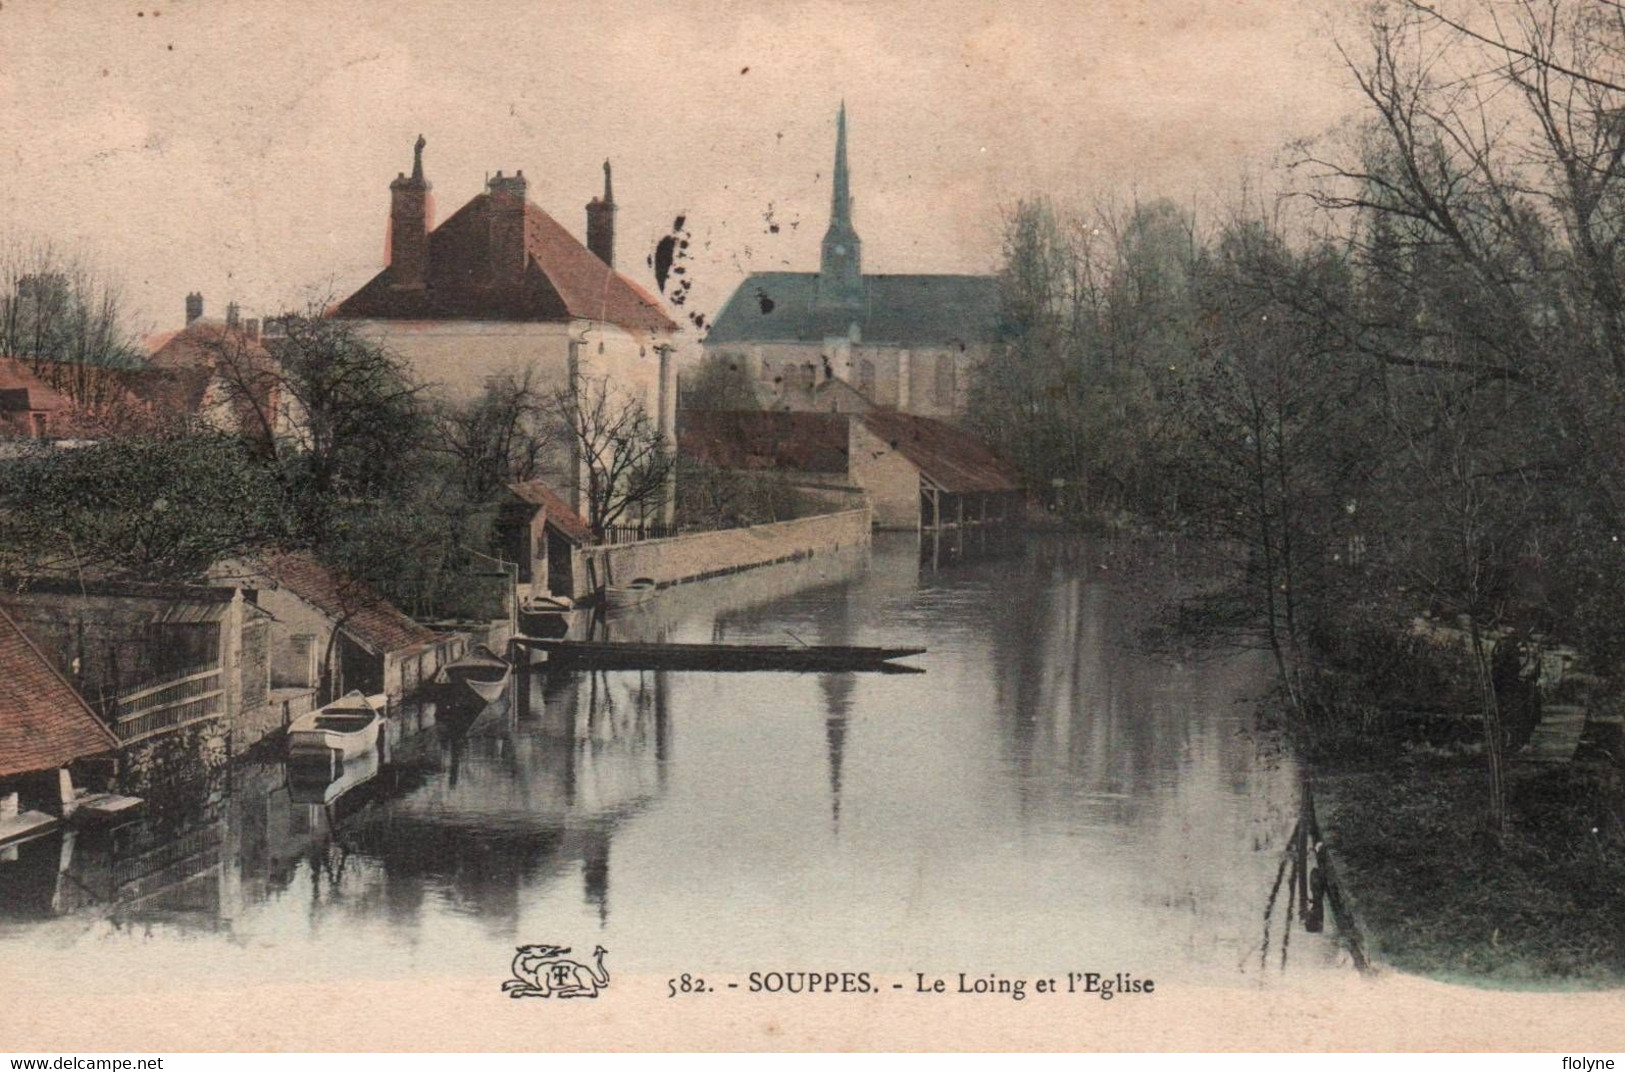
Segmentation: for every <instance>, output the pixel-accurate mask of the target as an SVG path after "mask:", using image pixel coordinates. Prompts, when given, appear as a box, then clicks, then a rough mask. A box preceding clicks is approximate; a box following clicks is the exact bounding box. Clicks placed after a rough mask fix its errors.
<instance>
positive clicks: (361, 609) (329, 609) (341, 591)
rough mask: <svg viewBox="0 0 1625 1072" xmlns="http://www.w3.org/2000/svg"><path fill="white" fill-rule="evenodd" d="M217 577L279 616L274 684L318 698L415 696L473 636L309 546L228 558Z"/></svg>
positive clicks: (272, 657) (272, 656) (272, 651)
mask: <svg viewBox="0 0 1625 1072" xmlns="http://www.w3.org/2000/svg"><path fill="white" fill-rule="evenodd" d="M213 575H214V577H215V579H216V582H217V583H219V584H223V585H231V586H235V587H239V588H242V589H243V590H244V591H245V594H246V596H247V598H248V600H249V601H250V602H251V603H252V604H253V606H254V607H255V608H256V609H257V610H259V611H262V612H265V613H266V614H267V615H268V616H269V617H270V618H271V619H272V620H273V621H274V623H275V628H274V629H273V630H272V631H271V634H270V638H269V644H268V648H269V651H268V656H267V661H268V664H269V674H270V684H271V686H272V687H273V688H274V689H299V690H309V691H310V692H311V693H313V694H314V696H315V699H316V701H317V702H321V701H324V700H326V699H329V698H332V697H337V696H341V695H343V694H344V693H347V692H349V691H351V690H353V689H360V690H361V691H362V692H365V693H367V694H369V695H371V694H374V693H387V694H388V695H389V696H390V697H391V698H392V699H399V698H401V697H403V696H408V695H411V694H412V693H414V692H416V691H417V690H418V689H419V688H420V687H421V686H422V685H423V684H425V683H426V682H428V681H430V680H431V679H432V678H433V677H434V675H435V673H436V671H438V670H439V669H440V667H441V666H442V665H443V664H444V663H447V662H450V661H451V660H452V659H455V658H457V657H458V656H459V655H461V654H462V653H463V648H464V646H465V644H466V642H467V638H466V637H463V636H461V635H460V634H451V635H447V634H441V633H437V632H435V631H434V630H433V629H430V628H429V627H428V626H425V625H421V624H419V623H418V622H416V621H413V620H412V619H411V618H409V617H407V615H405V614H404V613H402V612H401V611H400V610H399V609H398V608H397V607H395V605H394V604H392V603H390V602H389V601H388V600H386V599H384V597H383V596H382V595H380V594H379V593H378V591H377V590H376V589H374V588H373V587H372V586H370V585H368V584H366V583H364V582H362V581H358V580H355V579H353V578H348V577H345V576H343V575H342V574H339V573H337V572H336V571H334V570H331V569H329V568H328V567H326V566H324V565H322V564H321V563H320V562H318V561H317V560H316V559H315V557H314V556H312V555H310V554H308V553H305V552H285V553H277V554H270V555H265V556H261V557H258V558H255V559H253V560H245V561H240V562H223V563H221V564H220V565H219V566H217V567H216V568H215V570H214V571H213Z"/></svg>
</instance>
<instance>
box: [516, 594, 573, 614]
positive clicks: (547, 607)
mask: <svg viewBox="0 0 1625 1072" xmlns="http://www.w3.org/2000/svg"><path fill="white" fill-rule="evenodd" d="M575 606H576V604H575V600H573V599H571V598H570V597H569V596H531V597H530V598H529V599H527V600H524V601H522V602H521V603H520V604H519V613H521V614H562V613H564V612H565V611H571V610H575Z"/></svg>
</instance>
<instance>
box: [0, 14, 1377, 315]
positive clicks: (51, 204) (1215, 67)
mask: <svg viewBox="0 0 1625 1072" xmlns="http://www.w3.org/2000/svg"><path fill="white" fill-rule="evenodd" d="M1340 7H1342V5H1338V4H1336V3H1335V2H1333V0H1158V2H1155V3H1152V2H1145V3H1128V2H1112V0H1059V2H1053V3H1051V2H1046V0H1002V2H990V3H960V2H939V3H922V2H910V0H899V2H890V3H857V2H838V0H806V2H801V0H753V2H749V3H733V2H725V0H724V2H714V3H699V2H692V3H689V2H680V0H662V2H660V3H646V2H642V0H628V2H621V3H617V2H612V0H599V2H590V0H589V2H575V0H548V2H537V0H533V2H529V3H519V2H495V0H493V2H481V0H461V2H457V3H397V2H388V3H385V2H378V3H354V2H346V3H342V4H341V3H338V2H337V0H334V2H329V3H312V2H301V0H275V2H258V0H247V2H245V0H233V2H232V3H230V4H229V5H228V4H226V3H222V2H191V0H128V2H111V0H100V2H96V3H86V4H78V5H73V6H71V7H70V5H67V4H62V3H58V2H55V0H0V199H3V202H0V212H3V219H0V230H10V231H13V232H21V233H22V234H24V235H44V236H49V237H53V238H56V239H58V240H61V241H63V242H65V243H66V244H69V245H73V246H77V247H79V248H83V249H85V250H88V251H89V252H90V253H92V254H93V255H94V256H95V257H96V258H97V259H98V260H99V261H100V262H102V263H104V264H106V265H109V266H111V267H112V268H114V269H115V271H116V272H117V273H118V275H119V276H120V278H121V279H122V281H123V283H124V286H125V290H126V293H127V296H128V298H129V301H130V303H131V306H132V308H133V310H134V312H135V313H136V319H137V326H138V328H140V329H142V330H148V329H155V330H163V329H167V328H173V327H177V326H179V324H180V322H181V320H182V311H183V297H184V295H185V294H186V292H187V291H188V290H193V289H196V290H201V291H202V292H203V293H204V295H205V297H206V298H207V300H208V305H209V313H210V315H215V316H218V315H221V314H222V312H223V310H224V307H225V303H226V301H227V300H229V299H235V300H237V301H239V302H240V303H242V305H243V307H244V310H245V315H256V314H258V313H261V312H265V311H274V310H276V309H277V308H279V307H281V306H284V305H287V304H290V303H295V304H297V303H300V302H301V301H302V299H303V298H304V297H305V296H307V295H310V294H313V293H316V292H317V291H321V292H326V291H328V290H331V291H332V292H333V293H335V294H337V295H339V296H342V295H344V294H347V293H348V292H349V291H350V290H352V289H354V287H356V286H358V285H359V284H360V283H362V282H364V281H365V280H366V279H368V278H369V277H370V276H371V275H372V274H373V273H374V272H376V271H377V270H378V268H379V267H380V266H381V262H382V257H383V249H384V231H385V223H386V219H387V213H388V207H389V191H388V184H389V181H390V179H392V178H393V177H394V176H395V174H396V173H397V172H398V171H401V170H410V168H411V159H412V143H413V141H414V140H415V139H416V137H417V135H418V134H419V133H422V134H423V135H424V136H425V137H426V138H427V140H428V148H427V150H426V152H425V171H426V173H427V175H428V177H429V179H430V181H431V182H433V184H434V197H435V201H436V206H437V216H438V219H444V218H446V217H447V216H449V215H450V214H451V213H452V212H453V211H455V210H456V209H457V208H458V207H460V206H461V205H462V204H463V203H464V202H466V201H467V200H468V199H469V198H470V197H472V196H474V195H475V194H477V193H479V192H480V191H481V189H482V188H483V184H484V180H485V176H486V175H487V173H489V172H494V171H496V170H498V169H501V170H503V171H505V172H512V171H513V170H514V169H517V168H523V169H524V172H525V175H526V176H527V178H529V179H530V180H531V186H530V194H531V199H532V200H533V201H535V202H536V203H537V204H539V205H541V207H542V208H544V209H546V210H547V211H548V212H550V213H551V214H552V215H553V216H554V217H555V218H557V219H559V220H560V221H561V222H562V223H563V224H564V225H565V226H566V227H568V228H570V229H571V230H572V232H574V233H575V234H577V235H578V236H581V235H582V234H583V228H584V213H583V206H584V205H585V204H586V202H587V200H588V198H589V197H590V196H592V195H593V194H594V193H596V192H597V191H598V189H599V186H600V183H601V172H600V168H601V164H602V161H603V160H604V158H605V157H609V158H610V159H612V160H613V162H614V165H615V192H616V200H617V201H618V202H619V204H620V205H621V211H620V215H619V221H618V224H619V233H618V242H617V247H618V248H617V253H618V258H617V267H619V268H621V269H622V270H623V271H626V272H627V273H628V274H629V275H631V276H632V277H633V278H634V279H636V280H638V281H639V282H640V283H643V284H644V285H645V286H648V287H649V288H650V289H651V290H652V289H653V279H652V273H651V272H650V271H649V269H648V268H647V266H646V264H645V258H646V257H647V255H648V253H649V252H650V251H651V250H652V249H653V246H654V244H655V242H656V241H657V240H658V239H659V237H660V236H661V235H662V234H664V233H665V232H666V231H667V229H669V228H670V226H671V224H672V221H673V219H674V217H677V216H679V215H683V216H685V217H686V218H687V222H688V229H689V231H690V232H691V234H692V236H693V240H694V242H693V251H694V252H695V253H696V254H697V259H696V262H695V264H694V266H693V267H692V269H691V272H692V276H693V278H694V280H695V286H694V293H693V297H692V298H691V300H690V302H689V304H688V307H687V309H688V310H697V311H700V312H703V313H705V314H707V315H708V316H709V315H712V314H714V313H715V312H716V310H717V309H718V308H720V306H721V304H722V302H723V301H724V300H725V299H726V298H727V296H728V294H729V293H730V292H731V291H732V289H733V287H734V285H735V284H736V283H737V282H738V281H739V279H740V278H742V276H743V274H744V273H745V272H747V271H749V270H753V269H754V270H770V269H801V270H807V269H813V268H816V266H817V259H818V242H819V239H820V237H821V235H822V233H823V228H824V224H825V222H826V219H827V214H828V206H829V167H830V162H831V159H832V156H833V145H834V129H835V125H834V118H835V112H836V109H837V107H838V105H839V103H840V101H841V100H842V99H843V98H844V99H845V100H846V103H847V108H848V114H849V139H850V154H851V162H852V172H853V176H852V185H853V193H854V198H855V214H854V215H855V219H856V223H857V228H858V232H859V234H860V235H861V236H862V238H863V242H864V246H863V252H864V267H865V269H866V270H868V271H881V272H979V271H991V270H993V269H994V268H995V266H996V264H997V260H998V244H999V215H1000V211H1001V209H1003V208H1005V207H1007V206H1008V205H1010V204H1012V203H1013V202H1014V201H1015V200H1016V199H1018V198H1020V197H1022V196H1025V195H1028V194H1030V193H1034V192H1044V193H1049V194H1053V195H1056V196H1059V197H1061V198H1063V199H1075V200H1085V199H1089V198H1092V197H1095V196H1098V195H1105V194H1117V195H1127V194H1130V193H1133V192H1136V191H1137V192H1138V193H1139V194H1140V195H1141V196H1155V195H1158V194H1168V195H1172V196H1175V197H1177V198H1180V199H1182V200H1187V201H1190V200H1197V201H1201V200H1202V199H1205V198H1209V199H1210V198H1212V197H1213V196H1216V195H1219V194H1222V192H1223V190H1225V189H1226V188H1228V187H1230V186H1231V185H1232V184H1233V183H1234V182H1235V180H1236V179H1237V177H1238V176H1240V175H1242V174H1244V173H1246V172H1248V171H1250V170H1256V169H1259V168H1262V167H1266V166H1268V164H1269V163H1270V161H1271V160H1272V159H1273V158H1274V157H1275V156H1276V155H1277V153H1278V151H1279V150H1280V148H1281V146H1282V145H1283V143H1285V142H1286V141H1287V140H1288V139H1289V138H1293V137H1297V136H1303V135H1309V134H1314V133H1317V132H1320V131H1323V130H1325V129H1327V128H1328V127H1330V126H1331V125H1333V124H1334V123H1335V122H1336V121H1337V120H1338V119H1339V117H1341V116H1343V115H1345V114H1346V113H1347V112H1348V111H1349V110H1350V108H1351V106H1352V104H1353V98H1352V94H1351V92H1350V90H1349V87H1348V84H1347V80H1346V78H1345V77H1344V76H1343V74H1342V73H1341V71H1340V69H1339V68H1338V66H1337V63H1336V59H1335V56H1334V55H1333V53H1332V50H1331V36H1332V34H1331V31H1332V30H1333V29H1335V26H1334V22H1333V20H1334V19H1336V18H1337V17H1338V16H1337V15H1336V14H1335V12H1337V11H1338V10H1339V9H1340ZM770 212H771V216H772V220H773V221H776V222H777V223H778V224H779V225H780V230H779V232H778V233H777V234H774V233H771V232H770V230H769V221H768V215H769V213H770ZM681 311H687V310H681ZM691 334H692V333H691Z"/></svg>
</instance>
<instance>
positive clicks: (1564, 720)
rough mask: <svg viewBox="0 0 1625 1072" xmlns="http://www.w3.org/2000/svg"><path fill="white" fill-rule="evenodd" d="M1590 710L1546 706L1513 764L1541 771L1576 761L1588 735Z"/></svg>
mask: <svg viewBox="0 0 1625 1072" xmlns="http://www.w3.org/2000/svg"><path fill="white" fill-rule="evenodd" d="M1585 727H1586V709H1585V708H1584V707H1581V706H1579V705H1578V704H1546V705H1545V706H1544V707H1543V708H1542V710H1541V715H1540V724H1539V725H1537V726H1536V727H1535V731H1534V733H1533V735H1531V736H1530V738H1529V743H1528V744H1526V745H1525V746H1524V747H1522V748H1520V749H1519V750H1518V751H1517V752H1516V753H1515V754H1514V755H1513V756H1512V762H1513V763H1515V764H1518V765H1520V766H1528V767H1534V768H1539V769H1548V768H1551V767H1558V766H1562V765H1563V764H1566V763H1569V762H1571V761H1572V760H1573V759H1574V753H1575V752H1576V751H1577V750H1578V749H1579V747H1580V736H1581V734H1583V733H1584V732H1585Z"/></svg>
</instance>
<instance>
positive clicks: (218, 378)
mask: <svg viewBox="0 0 1625 1072" xmlns="http://www.w3.org/2000/svg"><path fill="white" fill-rule="evenodd" d="M145 345H146V348H147V363H146V366H145V367H143V368H141V369H138V370H135V371H132V372H130V373H127V374H125V377H124V378H125V381H126V382H127V383H128V385H129V388H130V392H131V394H132V395H133V396H134V397H135V398H136V399H137V400H138V401H139V402H140V403H142V404H143V405H144V406H145V407H146V408H147V410H148V411H149V412H150V413H151V414H152V416H154V417H155V418H158V419H159V420H161V421H177V420H179V421H186V422H196V423H198V424H202V425H204V426H206V427H209V428H212V429H215V430H216V431H221V432H228V433H231V434H233V435H241V436H244V437H245V438H248V439H251V440H254V441H257V442H269V441H270V440H272V439H274V438H277V437H281V436H285V435H287V434H288V432H289V431H290V429H289V427H288V420H289V414H288V412H287V410H288V407H287V406H286V405H284V404H283V400H282V399H281V398H280V397H279V392H280V385H279V379H278V375H277V369H276V365H275V359H274V358H273V357H272V355H271V353H270V352H269V351H268V350H267V349H266V347H265V344H264V342H263V341H262V340H261V338H260V321H259V320H257V319H254V318H252V317H251V318H247V319H244V318H243V316H242V315H241V311H240V309H239V307H238V305H237V303H236V302H230V303H228V304H227V305H226V316H225V319H224V320H218V319H212V318H206V317H205V316H204V315H203V295H202V294H198V293H196V292H194V293H191V294H188V295H187V296H186V326H185V327H183V328H180V329H179V330H177V331H167V332H163V333H160V334H158V335H154V336H151V337H150V338H148V339H147V340H145Z"/></svg>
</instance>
